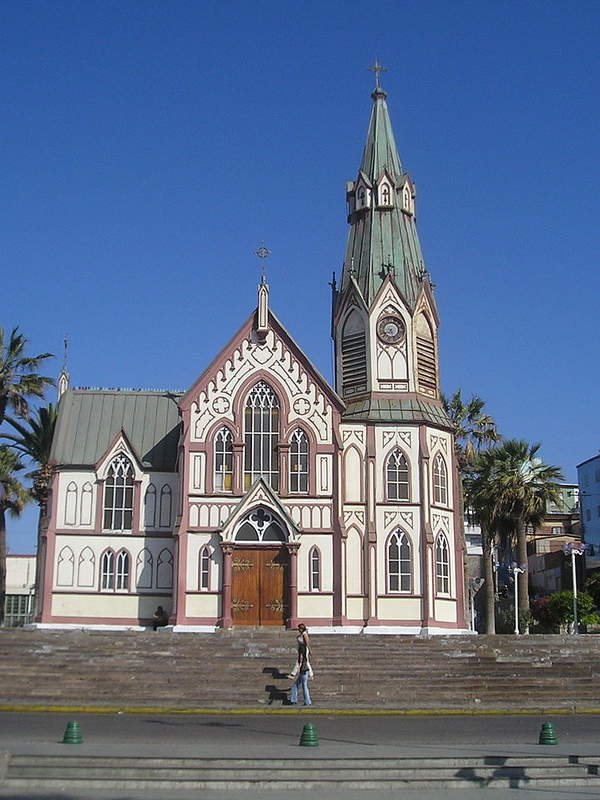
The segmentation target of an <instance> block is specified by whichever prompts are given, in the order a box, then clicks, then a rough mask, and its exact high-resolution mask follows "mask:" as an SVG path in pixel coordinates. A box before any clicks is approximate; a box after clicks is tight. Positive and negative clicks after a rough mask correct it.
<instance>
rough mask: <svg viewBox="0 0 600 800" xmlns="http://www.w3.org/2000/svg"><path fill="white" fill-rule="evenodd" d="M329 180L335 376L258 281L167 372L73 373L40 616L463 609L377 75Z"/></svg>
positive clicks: (315, 615)
mask: <svg viewBox="0 0 600 800" xmlns="http://www.w3.org/2000/svg"><path fill="white" fill-rule="evenodd" d="M372 99H373V107H372V112H371V118H370V122H369V128H368V133H367V140H366V144H365V149H364V153H363V158H362V162H361V164H360V167H359V170H358V172H357V175H356V178H355V180H354V181H351V182H349V183H348V184H347V186H346V199H347V203H348V222H349V226H350V229H349V236H348V244H347V250H346V255H345V259H344V268H343V273H342V276H341V280H340V284H339V286H337V285H335V282H334V286H333V305H332V308H333V312H332V332H333V339H334V344H335V356H336V357H335V361H336V367H335V387H336V389H335V390H334V389H333V388H332V387H331V386H329V384H328V383H327V381H326V380H324V378H323V377H321V375H319V373H318V372H317V370H316V369H315V368H314V367H313V365H312V364H311V362H310V360H309V359H308V358H307V356H306V355H305V354H304V353H303V352H302V350H301V349H300V348H299V347H298V345H297V344H296V343H295V342H294V340H293V338H292V336H291V335H290V334H289V333H288V331H287V330H286V329H285V327H284V326H283V325H282V324H281V322H279V320H278V319H277V318H276V317H275V316H274V315H273V313H272V312H271V311H270V309H269V302H268V299H269V298H268V295H269V290H268V286H267V285H266V284H265V283H264V282H263V283H261V285H260V286H259V290H258V305H257V308H256V310H255V312H254V313H252V314H251V316H250V317H249V318H248V319H247V320H246V321H245V322H244V324H243V325H242V326H241V328H240V329H239V330H238V331H237V333H235V335H234V336H233V338H232V339H231V341H230V342H229V343H228V344H227V345H226V347H225V348H224V349H223V350H222V351H221V352H220V353H219V354H218V355H217V356H216V358H215V359H214V360H213V361H212V363H211V364H210V365H209V366H208V367H207V368H206V370H205V371H204V372H203V373H202V375H201V376H200V377H199V378H198V380H197V381H196V382H195V383H194V385H193V386H191V387H190V388H189V390H188V391H187V392H186V393H185V394H176V393H168V392H146V391H126V390H122V391H113V390H111V391H109V390H106V391H104V390H87V389H70V388H69V387H68V379H67V376H66V374H63V375H62V376H61V385H60V390H61V398H60V402H59V418H58V423H57V428H56V433H55V438H54V442H53V451H52V462H53V464H54V466H55V471H54V477H53V482H52V488H51V494H50V500H49V503H48V509H47V516H46V517H45V519H44V520H43V523H42V529H41V535H40V543H39V555H38V559H39V565H40V580H39V591H38V615H37V624H38V625H42V626H59V627H68V626H78V627H79V626H95V625H102V626H116V627H137V626H146V625H148V624H149V623H150V621H151V619H152V614H153V611H154V610H155V608H156V607H157V606H158V605H161V606H163V608H164V609H165V611H166V612H167V613H168V614H169V618H170V624H172V625H173V627H174V629H175V630H181V631H212V630H215V629H216V628H217V627H224V628H229V627H232V626H246V625H251V626H253V625H275V626H285V625H287V626H292V627H294V626H296V624H297V623H298V621H303V622H305V623H306V624H307V625H309V626H310V627H311V629H312V630H316V631H318V630H322V631H329V630H340V631H346V632H361V631H362V632H365V633H368V632H393V633H411V634H414V633H452V632H463V631H464V630H465V628H466V625H465V614H464V584H463V575H464V570H463V562H464V553H463V547H464V545H463V536H462V531H461V526H462V519H461V516H460V514H459V513H458V510H457V509H458V508H459V507H460V496H459V489H458V480H457V469H456V463H455V454H454V441H453V430H452V425H451V423H450V421H449V419H448V418H447V416H446V414H445V412H444V409H443V405H442V402H441V398H440V388H439V363H438V340H437V329H438V324H439V318H438V312H437V309H436V304H435V300H434V298H433V294H432V287H431V282H430V280H429V274H428V272H427V270H426V268H425V265H424V261H423V257H422V254H421V249H420V245H419V239H418V236H417V230H416V222H415V187H414V184H413V182H412V181H411V179H410V177H409V175H408V174H407V173H405V172H404V170H403V168H402V165H401V162H400V159H399V156H398V152H397V148H396V144H395V141H394V135H393V131H392V128H391V124H390V119H389V114H388V108H387V101H386V93H385V92H384V91H383V89H382V88H381V87H380V86H379V82H378V84H377V87H376V88H375V90H374V92H373V94H372Z"/></svg>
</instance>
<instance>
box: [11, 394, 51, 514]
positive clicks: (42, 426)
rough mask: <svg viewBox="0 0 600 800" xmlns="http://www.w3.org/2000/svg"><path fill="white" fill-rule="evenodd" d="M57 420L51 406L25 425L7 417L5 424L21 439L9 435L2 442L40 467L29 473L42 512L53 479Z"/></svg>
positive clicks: (38, 410)
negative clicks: (51, 453) (8, 443)
mask: <svg viewBox="0 0 600 800" xmlns="http://www.w3.org/2000/svg"><path fill="white" fill-rule="evenodd" d="M57 416H58V411H57V408H56V406H54V405H52V403H48V405H47V406H41V407H40V408H37V409H36V410H35V414H34V416H32V417H31V418H30V419H29V420H28V422H26V423H22V422H19V421H18V420H15V419H11V418H9V417H7V418H6V422H8V424H9V425H11V427H12V428H13V429H14V430H15V431H16V432H17V434H18V436H15V435H14V434H9V433H5V434H2V436H3V438H4V439H7V440H8V441H9V442H10V447H12V448H13V449H14V450H17V451H18V452H19V453H21V454H22V455H25V456H28V457H29V458H30V459H31V460H32V461H33V462H34V463H35V464H36V465H37V467H38V469H36V470H34V471H33V472H30V473H28V475H27V477H28V478H32V480H33V488H32V490H31V494H32V496H33V499H34V500H35V501H36V503H37V504H38V505H39V506H40V509H41V510H42V511H43V510H45V506H46V501H47V499H48V488H49V485H50V478H51V477H52V465H51V464H50V450H51V448H52V439H53V437H54V429H55V428H56V419H57Z"/></svg>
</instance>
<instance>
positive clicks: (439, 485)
mask: <svg viewBox="0 0 600 800" xmlns="http://www.w3.org/2000/svg"><path fill="white" fill-rule="evenodd" d="M433 502H434V503H437V504H438V505H441V506H447V505H448V469H447V467H446V462H445V461H444V458H443V456H442V454H441V453H438V454H437V456H436V457H435V458H434V460H433Z"/></svg>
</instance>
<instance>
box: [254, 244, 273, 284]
mask: <svg viewBox="0 0 600 800" xmlns="http://www.w3.org/2000/svg"><path fill="white" fill-rule="evenodd" d="M254 255H255V256H258V257H259V258H260V260H261V262H262V263H261V268H260V270H261V275H260V282H261V283H263V284H264V283H266V282H267V270H266V266H267V265H266V260H265V259H267V258H268V257H269V256H270V255H271V251H270V250H269V248H268V247H267V246H266V244H265V243H264V242H261V243H260V245H259V246H258V248H257V249H256V250H255V251H254Z"/></svg>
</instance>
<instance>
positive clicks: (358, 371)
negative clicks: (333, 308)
mask: <svg viewBox="0 0 600 800" xmlns="http://www.w3.org/2000/svg"><path fill="white" fill-rule="evenodd" d="M341 355H342V359H341V361H342V393H343V394H344V395H349V394H356V393H357V392H362V391H363V390H364V389H366V387H367V334H366V330H365V322H364V319H363V317H362V316H361V314H360V312H359V311H358V309H356V308H354V309H352V311H351V312H350V313H349V314H348V316H347V317H346V321H345V322H344V327H343V328H342V347H341Z"/></svg>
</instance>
